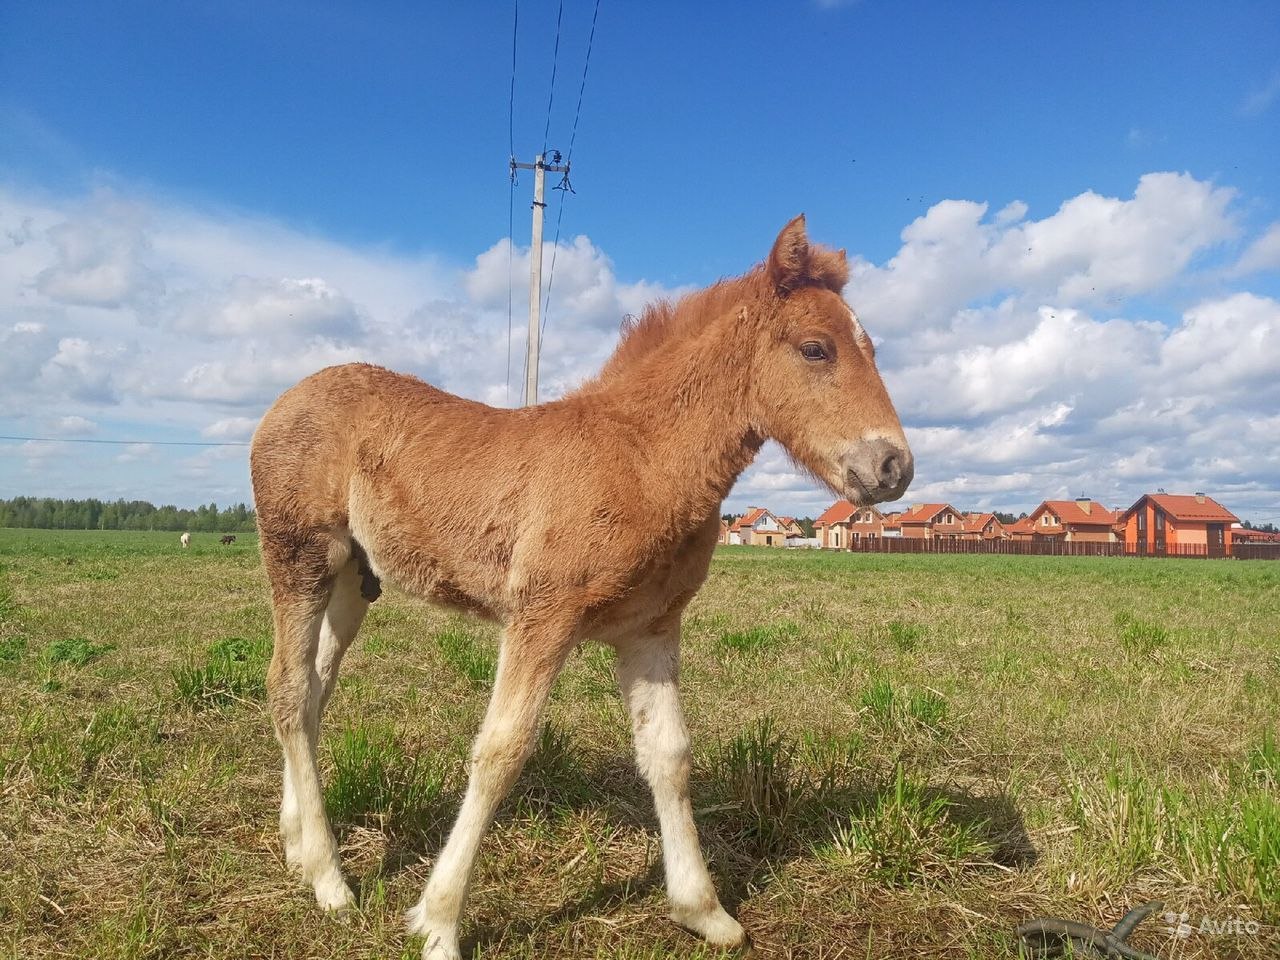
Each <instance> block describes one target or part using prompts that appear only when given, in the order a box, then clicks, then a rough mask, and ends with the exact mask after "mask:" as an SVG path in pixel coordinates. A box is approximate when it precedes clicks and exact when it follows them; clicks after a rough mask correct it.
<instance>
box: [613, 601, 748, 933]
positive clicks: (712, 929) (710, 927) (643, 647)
mask: <svg viewBox="0 0 1280 960" xmlns="http://www.w3.org/2000/svg"><path fill="white" fill-rule="evenodd" d="M679 658H680V626H679V622H678V621H677V622H676V623H675V624H673V625H670V626H668V627H664V628H663V629H662V630H661V631H659V632H657V633H645V634H641V635H639V636H637V637H635V638H634V639H633V640H631V641H630V642H628V643H626V644H623V645H620V646H619V647H618V682H619V685H620V686H621V688H622V696H623V699H624V700H626V702H627V708H628V709H629V710H630V711H631V724H632V729H633V731H634V734H635V741H636V764H637V766H639V768H640V772H641V773H642V774H643V775H644V777H645V779H646V780H648V781H649V786H650V788H652V790H653V802H654V806H655V807H656V808H657V812H658V823H659V825H660V826H661V828H662V861H663V865H664V867H665V869H666V874H667V897H668V899H669V900H670V902H671V919H672V920H674V921H675V922H676V923H678V924H680V925H681V926H682V927H687V928H688V929H690V930H692V931H693V932H695V933H697V934H699V935H700V936H702V937H704V938H705V939H706V940H707V941H708V942H709V943H712V944H714V945H716V946H721V947H736V946H739V945H740V944H742V942H743V941H744V940H745V938H746V935H745V934H744V933H743V930H742V927H741V926H740V925H739V924H738V921H737V920H735V919H733V917H731V916H729V914H728V913H726V912H725V909H724V908H723V907H722V906H720V898H719V897H717V896H716V890H715V887H714V885H713V884H712V883H711V875H710V874H709V873H708V872H707V865H706V862H705V861H704V860H703V858H702V848H701V847H700V846H699V844H698V830H697V827H696V826H694V822H693V808H692V806H691V805H690V803H689V768H690V766H691V762H692V761H691V753H692V752H691V745H690V741H689V730H688V728H687V727H686V726H685V722H684V714H683V713H682V712H681V710H680V698H679V692H678V689H677V680H678V674H679Z"/></svg>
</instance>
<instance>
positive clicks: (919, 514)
mask: <svg viewBox="0 0 1280 960" xmlns="http://www.w3.org/2000/svg"><path fill="white" fill-rule="evenodd" d="M899 523H901V525H902V536H903V539H913V538H914V539H916V540H920V539H929V538H933V539H934V540H959V539H960V537H961V536H962V535H963V533H964V515H963V514H962V513H961V512H960V511H959V510H957V509H956V508H955V507H953V506H951V504H949V503H917V504H912V506H911V508H910V509H909V510H907V511H905V512H904V513H903V514H902V517H901V518H900V519H899Z"/></svg>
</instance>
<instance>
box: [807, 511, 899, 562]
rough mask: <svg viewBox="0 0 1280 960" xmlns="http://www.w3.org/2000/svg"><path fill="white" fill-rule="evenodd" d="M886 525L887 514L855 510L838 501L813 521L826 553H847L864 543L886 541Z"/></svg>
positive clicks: (814, 529) (815, 531)
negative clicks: (853, 545) (850, 547)
mask: <svg viewBox="0 0 1280 960" xmlns="http://www.w3.org/2000/svg"><path fill="white" fill-rule="evenodd" d="M885 522H886V521H885V516H884V514H882V513H881V512H880V511H879V510H877V509H876V508H875V507H872V506H867V507H855V506H854V505H853V504H852V503H850V502H849V501H848V500H837V501H836V502H835V503H833V504H832V505H831V506H829V507H827V509H826V510H824V511H823V512H822V516H820V517H818V519H817V520H815V521H813V532H814V536H816V537H817V539H818V542H819V544H820V545H821V546H822V547H823V549H829V550H847V549H848V548H849V546H850V545H851V544H854V543H858V542H860V541H866V540H880V539H882V538H883V537H884V536H885V535H886V534H885V529H884V528H885ZM892 535H893V534H890V536H892Z"/></svg>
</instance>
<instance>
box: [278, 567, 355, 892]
mask: <svg viewBox="0 0 1280 960" xmlns="http://www.w3.org/2000/svg"><path fill="white" fill-rule="evenodd" d="M368 609H369V601H367V600H366V599H365V598H364V597H363V596H362V595H361V592H360V575H359V573H358V572H357V569H356V564H355V562H354V561H353V562H350V563H348V564H347V565H346V566H345V567H343V569H342V570H340V571H339V572H338V573H337V574H336V575H335V577H334V578H333V587H332V590H331V591H330V594H329V602H328V604H327V605H326V606H325V609H324V615H323V619H322V620H321V625H320V638H319V642H318V645H317V649H316V656H315V672H316V675H317V677H318V679H319V689H320V694H319V704H318V706H317V707H316V708H315V709H314V710H313V709H311V705H310V703H308V709H307V713H306V718H305V723H306V729H307V735H308V741H309V742H310V744H311V749H312V752H313V753H314V751H315V750H316V745H317V744H318V743H319V740H320V721H321V719H323V717H324V711H325V707H326V706H327V705H328V703H329V698H330V697H331V696H332V695H333V689H334V687H335V686H336V684H337V679H338V668H339V666H340V665H341V663H342V656H343V654H344V653H346V651H347V648H348V647H350V646H351V641H352V640H354V639H355V636H356V633H357V632H358V631H359V629H360V624H361V623H362V622H363V620H364V615H365V613H366V611H368ZM282 742H283V741H282ZM303 775H304V776H305V771H304V772H303ZM294 781H295V770H294V766H293V763H292V762H291V761H290V759H289V751H286V752H285V763H284V777H283V790H282V796H281V801H280V835H281V838H282V840H283V842H284V848H285V859H286V860H287V861H288V862H289V863H290V865H292V866H294V867H296V868H297V869H299V870H300V871H301V872H303V873H304V874H306V873H307V872H308V870H307V867H306V866H305V864H304V861H305V860H306V849H307V846H308V844H306V843H305V842H304V836H303V811H302V807H301V805H300V804H299V802H298V791H297V789H296V788H295V786H294ZM304 789H306V787H305V784H304ZM325 829H326V830H327V829H328V823H327V821H326V823H325ZM311 845H312V846H314V843H313V844H311ZM331 886H332V885H331ZM329 892H330V894H332V892H333V891H332V890H330V891H329ZM317 897H318V898H320V891H319V889H317ZM329 899H330V900H332V896H331V897H330V898H329ZM337 899H338V901H339V902H338V903H337V906H339V907H341V906H343V905H344V904H343V903H342V902H341V901H342V899H343V898H342V897H341V895H340V894H339V895H338V898H337ZM320 900H321V903H322V905H325V906H327V907H328V906H333V904H331V903H327V902H326V900H325V899H323V898H320Z"/></svg>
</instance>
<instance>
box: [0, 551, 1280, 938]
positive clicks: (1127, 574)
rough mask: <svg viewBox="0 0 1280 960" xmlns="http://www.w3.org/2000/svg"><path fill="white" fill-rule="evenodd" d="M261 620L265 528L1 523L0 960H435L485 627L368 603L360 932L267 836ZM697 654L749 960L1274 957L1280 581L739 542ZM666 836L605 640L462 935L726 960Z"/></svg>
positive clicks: (526, 785)
mask: <svg viewBox="0 0 1280 960" xmlns="http://www.w3.org/2000/svg"><path fill="white" fill-rule="evenodd" d="M269 623H270V620H269V615H268V608H267V603H266V591H265V584H264V580H263V577H262V574H261V571H260V568H259V564H258V558H257V550H256V544H255V542H254V539H253V537H251V536H241V537H240V539H239V541H238V542H237V543H236V544H235V545H234V546H231V547H221V546H219V545H218V544H217V542H216V537H214V536H212V535H208V536H199V535H197V536H196V538H195V542H194V544H193V546H192V549H190V550H188V551H185V552H184V551H182V550H180V549H179V548H178V543H177V537H176V535H173V534H131V533H58V532H45V531H15V530H0V956H5V957H14V958H19V957H21V958H32V957H54V956H57V957H62V956H68V957H71V956H74V957H95V958H96V957H102V958H124V957H217V958H221V957H344V958H363V957H402V956H403V957H415V956H417V953H418V950H419V949H420V948H421V944H420V943H419V942H417V941H415V940H412V939H410V938H408V937H407V936H406V935H405V933H404V932H403V928H402V924H401V920H400V914H401V911H402V910H403V909H405V908H406V907H408V906H410V905H411V904H412V903H413V902H414V901H415V900H416V898H417V896H418V894H419V892H420V890H421V887H422V885H423V883H424V882H425V880H426V877H427V873H428V871H429V869H430V866H431V863H432V858H433V856H434V855H435V852H436V851H437V850H438V849H439V846H440V844H441V842H442V835H443V832H444V831H445V830H446V829H447V827H448V825H449V823H450V820H451V817H452V815H453V812H454V811H455V810H456V807H457V803H458V800H459V798H460V793H461V789H462V786H463V782H464V780H463V778H464V761H465V757H466V751H467V747H468V742H469V739H470V737H471V735H472V734H473V733H474V731H475V728H476V725H477V723H478V720H479V717H480V715H481V712H482V710H483V707H484V702H485V697H486V692H487V687H488V685H489V684H490V682H491V678H492V673H493V665H494V639H495V637H494V631H493V630H491V629H490V628H488V627H481V626H477V625H475V624H471V623H469V622H467V621H465V620H461V619H458V618H455V617H452V616H449V615H445V614H441V613H439V612H436V611H434V610H432V609H431V608H429V607H426V606H425V605H423V604H421V603H419V602H417V601H415V600H412V599H409V598H407V597H405V596H403V595H402V594H399V593H397V592H396V591H394V590H389V591H388V592H387V593H386V594H384V596H383V599H382V600H380V601H379V602H378V603H376V604H375V605H374V607H373V609H372V611H371V613H370V616H369V620H368V621H367V623H366V626H365V628H364V630H363V631H362V633H361V637H360V639H359V640H358V641H357V643H356V645H355V647H354V648H353V649H352V651H351V652H350V653H349V654H348V657H347V660H346V663H345V664H344V668H343V679H342V681H341V683H340V685H339V688H338V692H337V694H336V696H335V698H334V702H333V704H332V706H331V708H330V712H329V714H328V716H327V718H326V724H325V729H324V744H323V747H322V753H323V757H324V767H325V773H326V779H327V784H328V788H327V789H328V803H329V809H330V811H331V813H332V815H333V818H334V822H335V826H336V828H337V830H338V833H339V838H340V841H341V843H342V848H343V856H344V862H345V864H346V866H347V869H348V873H349V875H350V877H351V878H352V881H353V886H354V887H355V888H356V889H357V891H358V895H359V897H360V900H361V907H360V910H359V911H357V912H356V913H354V914H353V915H352V916H350V917H348V918H346V919H344V920H335V919H331V918H327V917H325V916H323V915H321V914H320V913H319V912H318V911H317V910H316V909H315V907H314V904H313V901H312V897H311V894H310V892H309V891H308V890H305V889H303V888H302V887H300V886H299V885H298V884H297V883H296V882H295V881H294V880H293V879H292V878H291V877H289V876H288V875H287V873H286V871H285V869H284V865H283V863H282V858H281V851H280V847H279V843H278V840H277V837H276V833H275V820H276V809H277V804H278V791H279V775H278V763H279V759H278V753H277V748H276V744H275V742H274V740H273V738H272V736H271V733H270V725H269V722H268V718H267V715H266V712H265V709H264V705H263V677H264V673H265V663H266V659H267V658H268V657H269V654H270V626H269ZM685 638H686V640H685V656H684V664H685V667H684V674H683V687H684V700H685V705H686V710H687V712H688V715H689V723H690V727H691V729H692V731H693V735H694V740H695V743H696V753H697V756H696V765H695V773H694V781H695V782H694V798H695V799H694V803H695V808H696V810H697V817H698V822H699V827H700V829H701V831H702V834H703V837H704V842H705V846H706V850H707V853H708V857H709V859H710V861H711V869H712V873H713V875H714V876H715V877H716V879H717V882H718V884H719V887H720V890H721V892H722V896H723V898H724V900H725V903H726V906H728V907H729V909H730V910H731V912H734V913H735V914H736V915H737V916H738V918H739V919H740V920H741V921H742V923H743V925H744V926H745V927H746V928H747V930H748V932H749V933H750V934H751V936H752V937H753V939H754V941H755V955H757V956H767V957H773V956H777V957H813V958H836V957H849V958H855V957H857V958H865V957H917V956H929V957H948V958H949V957H955V958H960V957H966V958H968V957H972V958H987V957H1014V956H1017V955H1018V953H1017V948H1016V946H1015V945H1014V943H1013V941H1012V938H1011V930H1012V928H1013V927H1014V926H1015V925H1016V924H1017V923H1019V922H1020V921H1022V920H1025V919H1027V918H1029V917H1032V916H1037V915H1052V916H1060V917H1065V918H1069V919H1073V920H1080V921H1087V922H1091V923H1097V924H1099V925H1104V926H1110V925H1111V924H1113V923H1114V922H1115V921H1116V920H1118V919H1119V918H1120V916H1121V915H1123V913H1124V912H1125V910H1126V909H1127V908H1128V907H1130V906H1133V905H1136V904H1138V903H1140V902H1142V901H1146V900H1151V899H1159V900H1163V901H1164V902H1165V904H1166V905H1167V906H1166V909H1169V910H1173V911H1175V912H1178V913H1182V912H1185V913H1186V914H1187V915H1188V916H1187V923H1188V924H1189V925H1190V927H1191V928H1192V930H1191V932H1190V935H1189V936H1186V937H1174V936H1171V935H1170V934H1169V933H1168V932H1167V931H1166V930H1165V929H1164V928H1165V926H1166V924H1165V922H1164V921H1162V920H1159V919H1158V918H1157V919H1155V920H1153V921H1148V922H1147V924H1145V925H1144V926H1143V927H1142V928H1141V929H1140V933H1139V934H1138V935H1137V936H1136V937H1135V938H1134V939H1135V943H1136V944H1137V945H1138V946H1141V947H1142V948H1144V949H1146V950H1148V951H1150V952H1153V953H1157V954H1159V955H1160V956H1162V957H1188V958H1192V957H1205V958H1208V957H1215V958H1216V957H1259V958H1261V957H1275V956H1277V955H1280V928H1278V926H1277V925H1278V924H1280V792H1278V790H1277V785H1278V782H1280V740H1278V739H1277V728H1278V724H1280V563H1265V562H1252V563H1246V562H1237V561H1178V560H1121V559H1068V558H1048V557H1044V558H1041V557H1025V558H1023V557H969V556H957V557H943V556H878V555H867V556H853V555H847V554H846V555H831V554H826V555H818V554H793V553H786V554H783V553H782V552H772V551H765V550H763V549H760V548H754V549H753V548H726V549H724V550H722V551H721V552H720V553H719V554H718V555H717V557H716V560H715V563H714V565H713V567H712V571H711V576H710V579H709V581H708V583H707V585H706V587H705V588H704V589H703V591H702V593H701V595H700V596H699V597H698V598H697V600H695V601H694V603H693V605H692V607H691V609H690V615H689V617H688V618H687V622H686V630H685ZM659 849H660V847H659V843H658V838H657V833H656V825H655V822H654V818H653V815H652V810H651V805H650V801H649V797H648V793H647V789H646V788H645V786H644V784H643V782H642V781H641V780H640V779H639V778H638V777H637V775H636V774H635V772H634V769H633V766H632V763H631V759H630V745H629V736H628V730H627V723H626V719H625V713H624V710H623V708H622V705H621V702H620V700H619V697H618V695H617V693H616V689H615V686H614V682H613V669H612V654H611V653H610V652H609V651H607V650H604V649H600V648H594V647H585V648H583V649H582V650H581V651H580V652H579V653H578V654H577V655H575V657H574V658H573V659H572V660H571V662H570V665H569V668H568V669H567V671H566V673H565V675H564V677H563V678H562V679H561V681H560V682H559V685H558V687H557V689H556V693H555V695H554V697H553V701H552V704H551V707H550V711H549V723H548V726H547V729H546V731H545V733H544V734H543V736H542V738H541V741H540V744H539V747H538V750H537V753H536V754H535V756H534V758H533V760H532V762H531V763H530V766H529V768H528V770H527V771H526V773H525V775H524V777H523V778H522V779H521V781H520V783H519V784H518V786H517V788H516V791H515V793H514V794H513V796H512V797H511V798H510V800H509V802H508V803H507V804H506V806H505V807H504V809H503V812H502V813H501V815H500V816H499V820H498V822H497V824H496V825H495V828H494V830H493V832H492V833H491V835H490V837H489V838H488V840H487V841H486V842H485V845H484V849H483V852H482V856H481V862H480V866H479V870H478V873H477V876H476V881H475V884H474V886H473V888H472V894H471V899H470V906H469V909H468V911H467V914H466V920H465V922H464V928H463V934H464V938H465V940H464V949H468V947H467V945H468V944H470V945H471V946H472V947H474V948H475V949H476V950H477V952H478V953H482V954H483V955H484V956H486V957H507V958H510V957H528V958H532V957H610V958H628V960H638V958H642V957H655V958H656V957H665V956H679V957H709V956H712V955H713V954H712V953H710V952H707V951H705V950H704V949H703V948H702V947H700V946H699V945H698V944H697V943H696V942H695V941H694V940H693V939H691V938H690V937H689V936H687V935H686V934H684V933H683V932H681V931H680V930H678V929H677V928H675V927H673V926H671V925H670V924H669V923H668V922H667V921H666V920H665V919H664V917H665V911H664V904H663V898H662V891H661V864H660V860H659ZM1202 922H1208V923H1209V924H1210V925H1212V926H1213V928H1214V929H1216V930H1217V931H1218V932H1217V933H1214V932H1209V930H1207V929H1206V930H1202V929H1201V925H1202ZM1228 930H1229V932H1228Z"/></svg>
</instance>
